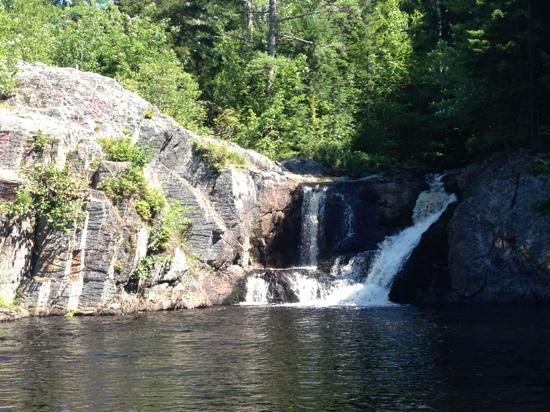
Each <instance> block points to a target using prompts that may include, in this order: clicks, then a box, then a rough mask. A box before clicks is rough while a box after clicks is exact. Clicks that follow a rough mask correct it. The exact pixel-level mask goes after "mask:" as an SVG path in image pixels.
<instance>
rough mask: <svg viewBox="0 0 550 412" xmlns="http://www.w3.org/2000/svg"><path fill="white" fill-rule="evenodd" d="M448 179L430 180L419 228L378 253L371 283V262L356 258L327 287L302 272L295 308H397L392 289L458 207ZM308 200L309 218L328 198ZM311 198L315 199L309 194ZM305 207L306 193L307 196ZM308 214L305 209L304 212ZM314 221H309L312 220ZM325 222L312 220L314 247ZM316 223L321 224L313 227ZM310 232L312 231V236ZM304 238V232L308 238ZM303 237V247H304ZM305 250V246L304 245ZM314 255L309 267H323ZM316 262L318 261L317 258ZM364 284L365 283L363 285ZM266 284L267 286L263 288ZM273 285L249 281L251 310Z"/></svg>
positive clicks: (294, 281)
mask: <svg viewBox="0 0 550 412" xmlns="http://www.w3.org/2000/svg"><path fill="white" fill-rule="evenodd" d="M442 178H443V176H442V175H428V177H427V182H428V184H429V186H430V188H429V190H426V191H424V192H422V193H420V195H419V196H418V198H417V200H416V205H415V207H414V210H413V225H412V226H410V227H408V228H406V229H404V230H402V231H401V232H399V233H396V234H395V235H393V236H389V237H387V238H386V239H384V240H383V241H382V242H381V243H380V244H379V245H378V250H377V251H376V254H375V256H374V259H373V261H372V263H371V265H370V268H369V270H368V274H367V276H366V278H365V277H364V276H361V275H362V274H364V272H365V263H366V260H365V259H366V257H365V256H364V254H359V255H356V256H354V257H352V258H351V259H350V260H349V262H348V263H347V264H346V265H344V266H341V264H340V260H339V259H337V260H336V262H335V265H334V267H333V269H332V270H331V273H332V274H333V275H336V274H338V278H337V279H336V280H334V281H333V282H331V283H330V284H326V283H321V282H319V281H318V280H317V279H316V278H313V277H308V276H307V275H305V274H303V273H300V272H296V273H293V274H292V276H291V277H289V280H290V284H291V286H292V290H293V291H294V292H295V293H296V295H297V296H298V298H299V300H300V301H299V303H297V304H293V305H311V306H337V305H342V306H347V305H349V306H384V305H392V303H391V302H390V301H389V298H388V294H389V290H390V286H391V283H392V282H393V279H394V278H395V276H396V275H397V274H398V273H399V271H400V270H401V268H402V267H403V265H404V264H405V263H406V262H407V260H408V258H409V256H410V255H411V253H412V252H413V250H414V248H415V247H416V246H417V245H418V243H419V242H420V239H421V238H422V235H423V234H424V232H426V230H428V228H429V227H430V226H431V225H432V224H434V223H435V222H436V221H437V220H438V219H439V217H440V216H441V215H442V213H443V212H444V211H445V210H446V209H447V207H448V206H449V205H450V204H451V203H453V202H455V201H456V196H455V195H454V194H449V193H447V192H445V188H444V185H443V183H442ZM317 193H318V194H319V196H318V197H315V196H313V194H311V197H310V198H309V200H308V206H307V207H308V212H311V211H313V210H317V211H319V210H320V206H319V205H320V204H321V202H322V199H323V196H324V194H322V193H319V192H317ZM308 197H309V193H308ZM304 202H305V193H304ZM302 213H305V212H304V209H303V210H302ZM308 219H309V217H308ZM319 220H320V219H319V218H318V217H317V218H315V219H309V220H308V222H309V223H305V224H309V225H311V226H310V227H309V229H311V227H312V226H315V233H311V232H308V233H309V236H308V238H307V240H308V241H309V242H311V241H313V240H315V241H317V239H318V228H319ZM312 222H315V224H312ZM309 229H308V230H309ZM302 233H304V231H303V232H302ZM304 240H305V239H304V236H302V242H304ZM302 244H303V243H302ZM304 250H305V251H311V253H310V254H308V255H307V256H309V257H310V258H311V260H309V261H308V262H309V263H314V264H316V263H317V254H318V249H317V247H316V246H314V247H312V246H311V245H308V246H307V247H306V248H305V249H302V251H304ZM313 256H314V257H315V259H313V258H312V257H313ZM359 278H364V279H365V280H364V281H363V282H358V281H357V279H359ZM262 282H263V283H262ZM267 301H268V298H267V282H265V281H264V280H263V279H259V278H254V277H250V278H248V279H247V295H246V303H247V304H265V303H267Z"/></svg>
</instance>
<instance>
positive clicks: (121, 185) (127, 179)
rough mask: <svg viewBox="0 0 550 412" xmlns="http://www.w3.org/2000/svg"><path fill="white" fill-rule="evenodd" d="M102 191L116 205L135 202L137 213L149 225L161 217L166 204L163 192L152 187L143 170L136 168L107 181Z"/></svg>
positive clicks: (130, 168)
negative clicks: (126, 201)
mask: <svg viewBox="0 0 550 412" xmlns="http://www.w3.org/2000/svg"><path fill="white" fill-rule="evenodd" d="M100 189H101V190H103V192H105V194H106V195H107V196H108V197H109V198H110V199H111V200H113V202H115V203H121V202H123V201H125V200H134V201H135V203H134V207H135V209H136V212H137V213H138V215H139V216H140V217H141V218H142V219H143V220H144V221H146V222H148V223H151V222H152V221H153V220H154V219H155V218H156V217H157V216H158V215H159V213H160V212H161V211H162V208H163V207H164V205H165V204H166V198H165V197H164V194H163V193H162V191H160V190H158V189H154V188H152V187H150V186H149V185H148V184H147V181H146V180H145V176H144V175H143V171H142V169H141V168H139V167H136V166H132V167H129V168H128V169H126V170H125V171H124V172H122V174H121V175H120V176H113V177H109V178H107V179H105V180H104V181H103V182H102V183H101V186H100Z"/></svg>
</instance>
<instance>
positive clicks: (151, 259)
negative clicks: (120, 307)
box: [130, 255, 166, 282]
mask: <svg viewBox="0 0 550 412" xmlns="http://www.w3.org/2000/svg"><path fill="white" fill-rule="evenodd" d="M165 260H166V257H165V256H157V255H155V256H145V257H144V258H142V259H141V260H140V261H139V263H138V264H137V266H136V268H135V269H134V270H133V271H132V274H131V275H130V279H132V280H135V281H138V282H139V281H143V280H147V279H148V278H149V274H150V272H151V270H152V269H153V268H154V267H155V265H156V264H158V263H162V262H164V261H165Z"/></svg>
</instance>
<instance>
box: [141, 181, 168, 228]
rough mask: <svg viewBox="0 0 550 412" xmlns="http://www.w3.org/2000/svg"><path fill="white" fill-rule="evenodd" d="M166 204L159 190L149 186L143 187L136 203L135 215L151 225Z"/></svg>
mask: <svg viewBox="0 0 550 412" xmlns="http://www.w3.org/2000/svg"><path fill="white" fill-rule="evenodd" d="M165 204H166V197H165V196H164V193H162V191H161V190H159V189H155V188H152V187H149V186H146V187H145V191H144V192H143V193H142V195H141V198H140V199H139V200H138V201H137V202H136V204H135V208H136V212H137V214H138V215H139V216H140V217H141V218H142V219H143V220H144V221H146V222H148V223H152V221H153V219H155V218H156V217H157V216H158V215H159V214H160V212H161V211H162V208H163V207H164V205H165Z"/></svg>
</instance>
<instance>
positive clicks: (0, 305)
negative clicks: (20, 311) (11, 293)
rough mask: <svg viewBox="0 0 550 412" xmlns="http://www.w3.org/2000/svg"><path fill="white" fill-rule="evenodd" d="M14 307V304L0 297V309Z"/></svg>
mask: <svg viewBox="0 0 550 412" xmlns="http://www.w3.org/2000/svg"><path fill="white" fill-rule="evenodd" d="M13 306H14V304H13V302H11V301H9V300H7V299H5V298H3V297H1V296H0V308H12V307H13Z"/></svg>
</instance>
